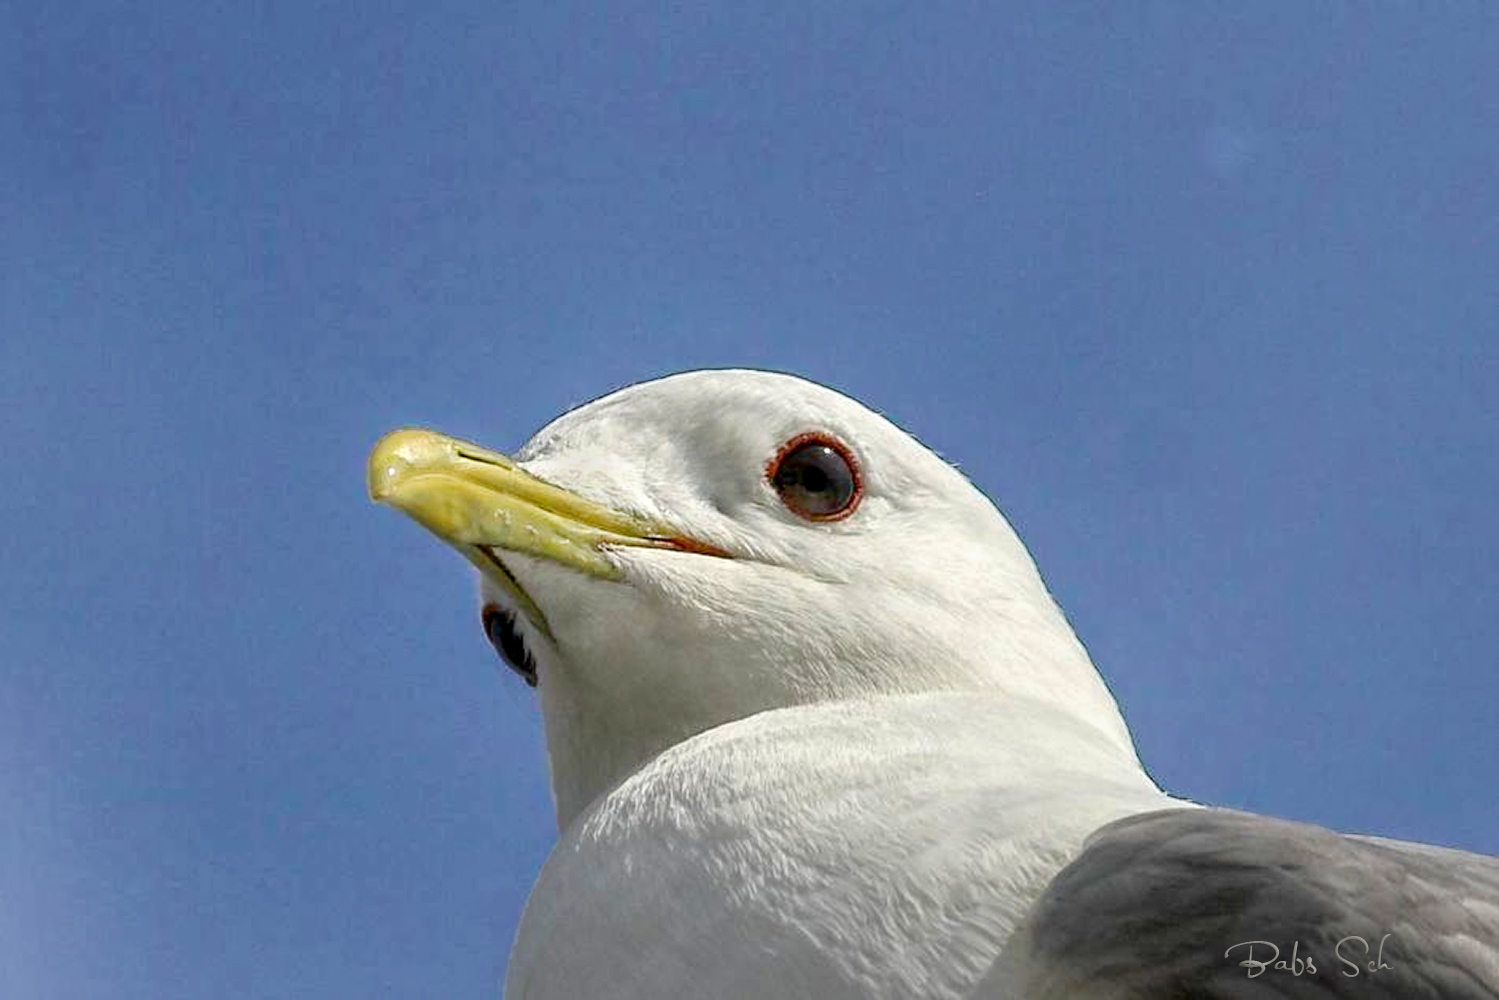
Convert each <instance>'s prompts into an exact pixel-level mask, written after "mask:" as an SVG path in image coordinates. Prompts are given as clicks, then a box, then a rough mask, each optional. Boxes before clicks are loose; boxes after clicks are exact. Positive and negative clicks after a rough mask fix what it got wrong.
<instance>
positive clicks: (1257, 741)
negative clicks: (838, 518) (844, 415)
mask: <svg viewBox="0 0 1499 1000" xmlns="http://www.w3.org/2000/svg"><path fill="white" fill-rule="evenodd" d="M753 6H754V11H745V10H738V11H734V10H727V9H723V5H711V7H712V8H714V9H709V8H710V5H691V4H687V5H663V6H660V7H655V6H651V5H646V4H621V5H615V6H614V7H612V8H611V9H603V10H601V9H600V8H599V7H598V6H596V5H593V4H572V3H566V2H562V3H559V2H548V3H520V4H505V5H499V4H488V3H476V4H458V3H442V2H437V3H424V4H415V3H412V4H399V3H364V4H355V3H338V2H334V3H324V4H293V3H283V4H231V3H208V4H204V3H185V2H179V0H167V2H162V3H157V4H129V3H118V2H109V3H105V2H98V3H76V4H66V5H61V4H43V3H36V2H30V3H28V2H20V3H10V4H6V5H3V6H0V72H3V78H0V171H3V173H0V429H3V432H4V451H3V454H4V465H5V470H6V487H5V488H4V489H3V490H0V514H3V520H4V529H3V531H0V557H3V561H0V588H3V592H0V597H3V600H0V607H3V608H4V611H3V616H0V630H3V631H0V650H3V652H0V657H3V659H0V996H4V997H7V998H10V997H15V998H22V1000H29V998H39V1000H85V998H86V1000H95V998H98V1000H106V998H107V1000H133V998H141V1000H178V998H181V1000H199V998H203V997H235V998H273V997H274V998H292V997H308V998H345V997H347V998H360V1000H363V998H373V997H383V998H408V997H409V998H428V997H444V998H450V1000H480V998H494V997H496V996H497V992H498V988H499V987H498V984H499V982H500V980H501V976H502V973H503V969H504V963H505V958H506V953H507V951H508V948H509V942H510V938H511V935H512V933H513V932H514V929H515V926H516V922H517V920H518V918H519V914H520V910H521V906H522V904H523V902H524V899H525V895H526V892H527V890H528V888H529V886H530V884H531V882H532V880H533V879H534V877H535V875H536V872H537V870H538V868H539V867H540V865H541V863H542V861H543V859H544V858H545V856H546V854H547V851H548V849H549V847H550V845H551V843H552V841H553V839H554V837H555V830H554V827H553V823H552V819H551V805H550V801H549V798H548V791H547V783H546V776H545V761H544V757H543V750H542V746H541V743H540V735H539V720H538V717H537V711H536V707H535V705H534V703H533V701H532V698H531V695H530V693H529V692H528V690H527V689H525V688H524V687H523V686H522V685H521V684H520V683H519V682H518V681H517V680H516V679H515V678H513V677H512V676H511V675H509V674H508V673H507V672H506V671H504V670H503V669H501V668H500V667H499V666H498V663H497V661H496V660H495V658H494V656H493V654H492V653H491V651H490V649H489V647H488V645H487V644H486V642H485V640H484V637H483V635H482V632H481V630H480V627H479V621H478V613H477V608H476V606H475V600H474V585H473V580H472V578H471V574H470V571H469V570H468V568H467V566H466V565H465V564H464V563H463V562H462V561H461V560H460V559H459V558H458V557H457V556H456V555H454V554H452V553H450V552H448V551H446V550H445V549H443V548H442V547H441V546H440V545H438V544H437V543H436V542H435V541H433V540H432V539H430V538H429V537H427V536H426V535H425V534H424V533H423V532H422V531H421V530H420V529H419V528H417V527H416V526H415V525H414V524H412V523H409V522H408V521H406V520H405V519H403V518H401V517H400V516H398V515H397V514H395V513H393V512H391V511H389V510H386V509H382V508H377V507H375V506H373V505H371V504H370V503H369V502H368V500H367V499H366V497H365V494H364V459H365V455H366V453H367V451H368V449H369V446H370V445H371V444H372V443H373V442H374V441H375V439H376V438H377V437H378V436H379V435H380V434H381V433H382V432H384V431H385V430H387V429H390V428H393V427H396V426H400V425H404V424H413V423H415V424H427V425H431V426H434V427H438V428H441V429H443V430H446V431H449V432H451V433H455V434H459V435H462V436H466V437H470V438H474V439H476V440H479V441H482V442H484V443H486V444H489V445H492V446H494V447H497V448H501V449H509V448H514V447H515V446H517V445H519V444H520V443H521V442H523V441H524V440H525V439H526V438H527V437H528V436H529V435H530V433H531V432H532V431H533V430H535V429H536V428H538V427H540V426H541V425H542V424H543V423H545V422H546V421H547V420H548V419H550V418H551V417H552V416H554V415H556V414H557V413H560V412H561V411H563V410H565V409H568V408H569V407H571V406H573V405H576V404H577V403H580V402H582V401H584V400H586V399H588V398H591V397H593V396H596V395H598V394H600V393H603V392H605V391H607V390H609V389H611V388H614V387H618V386H620V385H624V384H628V383H630V382H635V381H639V380H642V379H646V378H649V377H652V376H655V375H659V374H663V373H666V372H671V371H677V370H681V369H688V368H696V367H707V366H731V365H750V366H760V367H769V368H776V369H783V370H789V371H794V372H798V373H801V374H804V375H806V376H809V377H811V378H813V379H816V380H819V381H822V382H825V383H828V384H830V385H833V386H835V387H838V388H840V389H842V390H843V391H845V392H848V393H850V394H852V395H854V396H857V397H858V398H860V399H863V400H865V401H866V402H868V403H870V404H871V405H873V406H875V407H876V408H878V409H881V410H882V411H884V412H886V413H887V414H889V415H890V416H892V417H893V418H894V419H895V420H897V421H898V422H899V423H901V424H903V425H904V426H906V427H907V428H908V429H910V430H911V431H913V432H914V433H916V434H917V435H918V436H920V437H921V438H922V439H923V440H925V441H926V442H927V443H929V444H930V445H932V446H933V447H935V448H936V449H938V450H939V451H941V452H942V453H943V454H945V455H947V456H948V457H950V458H951V459H953V460H954V461H956V462H958V463H960V465H961V466H962V467H963V468H964V469H965V470H966V471H967V473H968V474H969V475H970V476H971V477H972V478H973V479H974V480H975V481H976V482H977V483H978V484H979V485H980V486H981V487H982V488H983V489H984V490H985V491H986V492H988V493H989V494H990V495H991V496H993V497H995V498H996V500H997V501H998V502H999V503H1000V505H1001V506H1002V507H1003V508H1004V509H1005V510H1006V511H1007V512H1008V514H1009V515H1010V517H1011V519H1012V520H1013V522H1014V523H1015V525H1016V526H1017V528H1018V529H1019V530H1020V532H1021V534H1022V535H1023V537H1024V538H1025V539H1026V540H1027V541H1028V543H1029V544H1030V546H1031V548H1032V550H1033V552H1034V553H1035V554H1036V557H1037V559H1038V561H1039V562H1040V564H1041V566H1042V569H1043V571H1044V572H1045V574H1046V576H1047V578H1048V580H1049V582H1050V584H1051V586H1052V588H1053V590H1054V591H1055V592H1056V594H1057V595H1058V598H1059V599H1060V600H1061V602H1062V604H1063V606H1064V607H1065V608H1066V609H1067V610H1068V612H1069V614H1070V616H1071V617H1072V620H1073V622H1074V624H1075V625H1076V626H1077V628H1078V630H1079V632H1080V634H1081V635H1082V637H1083V639H1084V641H1085V642H1086V643H1087V644H1088V645H1089V647H1090V649H1091V650H1092V652H1093V654H1094V657H1095V659H1096V660H1097V661H1098V663H1099V664H1100V666H1101V668H1102V670H1103V671H1104V673H1105V675H1106V677H1107V678H1108V680H1109V682H1110V683H1111V685H1112V686H1113V688H1114V690H1115V691H1116V693H1117V694H1118V696H1119V698H1120V700H1121V702H1122V704H1123V707H1124V710H1125V714H1126V716H1127V718H1128V719H1129V720H1130V722H1131V724H1132V726H1133V728H1134V731H1135V733H1136V736H1137V739H1138V742H1139V745H1140V749H1141V753H1142V755H1143V757H1144V759H1145V760H1146V762H1147V763H1148V765H1149V766H1150V768H1151V770H1152V772H1153V774H1154V775H1155V776H1156V777H1157V779H1158V780H1159V781H1160V782H1161V783H1162V784H1163V785H1164V786H1165V787H1167V788H1168V789H1169V790H1172V791H1175V792H1177V793H1180V794H1184V795H1187V796H1191V797H1195V798H1199V799H1202V800H1206V801H1211V802H1217V803H1223V804H1227V805H1233V806H1239V807H1244V808H1249V809H1254V810H1258V811H1262V812H1269V813H1274V814H1277V815H1282V816H1288V817H1293V818H1301V819H1308V820H1315V821H1318V822H1322V823H1326V824H1330V825H1333V826H1336V827H1338V828H1340V829H1348V830H1358V831H1372V832H1380V833H1385V834H1391V835H1395V836H1401V837H1407V838H1418V839H1423V840H1433V841H1438V842H1441V843H1446V844H1453V845H1458V846H1463V847H1468V848H1473V849H1477V850H1482V851H1487V852H1491V853H1499V796H1496V795H1495V793H1494V788H1495V784H1496V780H1495V771H1496V764H1499V709H1496V701H1499V697H1496V696H1499V680H1496V666H1499V657H1496V654H1495V652H1494V650H1495V648H1496V646H1499V519H1496V518H1495V515H1494V511H1495V502H1494V498H1495V494H1496V492H1499V183H1496V178H1499V9H1496V8H1495V7H1494V6H1493V5H1491V4H1485V3H1470V4H1460V3H1453V4H1441V5H1435V4H1422V5H1415V4H1407V5H1389V4H1387V5H1378V6H1369V5H1331V4H1321V5H1304V4H1296V3H1284V4H1264V5H1253V8H1254V11H1255V13H1246V10H1247V9H1248V8H1246V7H1244V6H1243V5H1238V6H1237V7H1236V8H1235V9H1236V11H1237V12H1236V13H1228V11H1229V7H1228V6H1227V5H1217V10H1215V11H1211V12H1210V11H1209V10H1208V6H1209V5H1188V4H1166V3H1143V2H1142V3H1120V4H1110V5H1085V4H973V5H961V4H892V3H881V4H875V3H866V4H846V5H815V4H814V5H808V4H802V3H796V4H785V5H753ZM810 8H817V9H815V10H814V9H810Z"/></svg>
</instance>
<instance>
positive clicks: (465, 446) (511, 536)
mask: <svg viewBox="0 0 1499 1000" xmlns="http://www.w3.org/2000/svg"><path fill="white" fill-rule="evenodd" d="M369 490H370V497H371V499H373V500H375V501H377V502H379V503H383V504H388V505H390V506H392V507H395V508H397V509H399V510H402V511H405V512H406V513H407V514H409V515H410V516H411V517H412V518H414V519H415V520H416V521H417V522H418V523H419V524H421V525H422V527H424V528H426V529H427V530H428V531H430V532H432V533H433V534H434V535H436V536H437V537H438V538H440V539H442V540H443V541H445V542H447V543H448V544H449V545H451V546H453V547H454V548H456V549H457V550H458V551H459V552H461V553H462V554H463V555H464V557H465V558H467V559H468V560H469V561H470V562H471V563H473V564H474V565H475V566H477V567H478V568H479V570H480V572H482V573H484V574H485V575H486V576H487V577H489V578H490V579H492V580H494V581H495V582H496V583H498V584H499V585H500V586H501V587H503V588H504V589H505V590H506V591H507V592H508V593H510V594H511V595H512V596H513V597H515V599H516V600H517V602H518V603H519V604H520V606H521V610H522V611H524V612H525V614H526V615H527V617H529V618H531V619H532V621H533V622H535V624H536V625H537V626H538V627H539V628H541V629H542V630H543V631H544V632H547V633H548V634H550V630H549V629H548V628H547V625H546V619H545V617H544V616H543V615H542V614H541V610H540V609H539V608H537V607H536V605H535V602H534V601H532V600H531V598H530V596H529V595H527V594H526V592H525V591H524V590H523V589H522V588H521V586H520V585H519V584H518V583H517V582H516V580H515V577H514V576H512V575H511V573H510V571H509V570H508V569H506V568H505V566H504V564H503V563H501V562H500V561H499V559H498V558H497V557H496V555H495V552H494V550H502V551H509V552H523V553H525V554H527V555H532V556H537V557H539V558H542V559H548V560H551V561H552V562H555V563H559V564H561V565H563V566H567V567H569V568H571V569H575V570H577V571H579V572H580V573H586V574H587V575H589V576H592V577H596V578H598V579H601V580H619V579H620V578H621V574H620V571H619V568H618V567H617V566H616V565H615V564H614V563H613V562H611V561H610V560H609V559H607V558H606V557H605V556H604V550H606V549H609V548H615V547H619V546H640V547H646V548H657V549H674V550H677V551H685V552H697V553H700V554H704V555H716V556H724V557H726V556H727V555H728V553H726V552H723V551H722V550H720V549H716V548H713V547H712V546H709V545H704V544H701V543H699V542H695V541H692V540H691V539H688V538H684V537H683V536H681V535H679V534H677V533H676V532H674V531H672V529H671V528H669V527H667V526H666V525H662V524H657V523H655V522H653V521H648V520H646V519H644V518H640V517H636V516H635V515H633V514H627V513H622V512H620V511H616V510H611V509H609V508H608V507H603V506H600V505H599V504H595V503H593V502H591V501H588V500H585V499H583V498H582V497H580V496H578V495H577V494H576V493H572V492H570V491H568V490H565V489H562V488H561V487H557V486H553V485H552V484H551V483H547V482H543V481H542V480H540V479H537V478H536V477H535V476H533V475H531V474H530V473H528V472H526V471H524V470H522V469H521V468H519V467H518V466H517V465H516V464H515V462H514V461H513V460H512V459H511V458H510V457H509V456H507V455H502V454H500V453H499V452H497V451H490V450H488V449H487V448H481V447H479V446H478V445H475V444H470V443H468V442H467V441H460V440H458V439H457V438H451V437H448V436H446V435H444V434H438V433H437V432H435V431H427V430H399V431H394V432H392V433H390V434H387V435H385V437H383V438H381V439H380V441H379V443H377V444H376V445H375V448H374V450H373V451H372V452H370V459H369Z"/></svg>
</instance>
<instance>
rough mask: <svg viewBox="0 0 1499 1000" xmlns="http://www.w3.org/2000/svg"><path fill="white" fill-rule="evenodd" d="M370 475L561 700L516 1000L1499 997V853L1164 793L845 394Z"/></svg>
mask: <svg viewBox="0 0 1499 1000" xmlns="http://www.w3.org/2000/svg"><path fill="white" fill-rule="evenodd" d="M368 475H369V490H370V494H371V496H372V497H373V498H374V499H375V500H377V501H379V502H381V503H384V504H388V505H390V506H392V507H395V508H397V509H399V510H401V511H403V512H404V513H406V514H407V515H409V516H410V517H412V518H414V519H415V520H416V521H417V522H419V523H420V524H421V525H422V526H423V527H425V528H426V529H427V530H429V531H430V532H432V533H433V534H435V535H436V536H437V537H438V538H440V539H441V540H442V541H444V542H446V543H447V544H448V545H450V546H452V547H453V548H455V549H456V550H457V551H458V552H459V553H461V554H462V555H463V556H464V557H465V558H467V559H468V561H469V562H470V563H472V564H473V565H474V566H476V567H477V568H478V571H479V578H480V592H481V606H482V614H481V620H482V622H483V625H484V628H485V631H486V633H487V634H488V636H489V638H490V640H491V642H492V643H493V644H494V646H495V648H496V650H497V651H498V652H499V654H500V656H501V657H502V658H503V659H504V660H505V662H506V663H508V664H509V665H510V667H511V668H513V669H514V671H515V672H516V673H517V674H518V675H519V676H520V677H521V678H522V679H523V680H524V681H525V682H527V683H529V684H530V685H532V686H534V687H535V689H536V693H537V698H538V701H539V703H540V708H541V713H542V717H543V719H544V723H545V733H546V750H547V755H548V758H549V762H550V771H551V781H552V791H553V797H554V802H555V807H556V814H557V823H558V828H559V830H560V837H559V841H558V843H557V845H556V848H555V849H554V850H553V852H552V854H551V856H550V858H549V859H548V861H547V862H546V864H545V866H544V868H543V870H542V872H541V874H540V876H539V878H538V880H537V882H536V885H535V887H534V888H533V890H532V892H531V895H530V898H529V900H528V902H527V904H526V909H525V913H524V915H523V918H522V921H521V926H520V929H519V931H518V933H517V936H516V940H515V943H514V947H513V949H512V952H511V957H510V963H509V967H508V971H507V975H506V982H505V996H506V997H507V998H509V1000H554V998H555V1000H578V998H586V997H607V998H620V1000H632V998H639V1000H661V998H671V997H714V998H719V1000H750V998H768V997H776V998H809V1000H841V998H850V1000H852V998H859V1000H868V998H878V1000H885V998H889V1000H895V998H922V1000H947V998H953V1000H956V998H974V1000H1021V998H1024V1000H1064V998H1066V1000H1146V998H1151V1000H1155V998H1230V997H1232V998H1259V997H1264V998H1271V997H1300V998H1324V997H1359V998H1396V997H1399V998H1410V997H1428V998H1437V997H1440V998H1463V1000H1476V998H1489V1000H1494V998H1499V859H1495V858H1489V857H1483V856H1479V855H1475V854H1469V853H1465V852H1461V851H1456V850H1451V849H1445V848H1438V847H1429V846H1425V845H1416V844H1408V843H1400V842H1396V841H1390V840H1382V839H1378V838H1372V837H1362V836H1345V835H1342V834H1338V833H1334V832H1332V831H1329V830H1326V829H1322V828H1320V827H1316V826H1312V825H1308V824H1304V823H1296V822H1290V821H1286V820H1280V819H1273V818H1268V817H1261V816H1255V815H1250V814H1247V813H1242V812H1237V811H1232V810H1227V809H1217V808H1210V807H1205V806H1201V805H1198V804H1196V803H1193V802H1189V801H1186V800H1182V799H1178V798H1173V797H1171V796H1169V795H1167V794H1166V793H1165V792H1163V791H1161V790H1160V789H1159V788H1157V787H1156V785H1155V784H1154V782H1153V781H1152V780H1151V779H1150V778H1149V777H1148V776H1147V774H1146V772H1145V770H1144V768H1143V767H1142V765H1141V763H1140V760H1139V758H1138V755H1137V754H1136V751H1135V747H1134V743H1133V740H1132V737H1131V736H1130V732H1129V729H1128V728H1127V726H1126V725H1125V722H1124V720H1123V718H1122V716H1121V715H1120V712H1119V709H1118V707H1117V705H1116V703H1115V701H1114V698H1113V697H1112V695H1111V694H1110V692H1109V690H1108V688H1107V686H1106V685H1105V684H1104V682H1103V680H1102V678H1101V677H1100V675H1099V673H1098V671H1097V669H1096V668H1095V667H1094V665H1093V663H1092V661H1091V659H1090V658H1089V656H1088V653H1087V651H1086V650H1085V649H1084V647H1083V645H1082V643H1081V642H1080V641H1079V640H1078V638H1077V636H1076V635H1075V634H1074V633H1073V630H1072V628H1071V626H1070V625H1069V624H1068V622H1067V619H1066V617H1065V616H1064V615H1063V613H1062V611H1061V610H1060V609H1059V607H1058V606H1057V604H1056V602H1055V601H1054V600H1053V599H1052V597H1051V595H1050V594H1049V592H1048V591H1047V588H1046V585H1045V584H1044V582H1043V581H1042V578H1041V575H1040V573H1039V571H1038V570H1037V568H1036V565H1035V563H1034V562H1033V561H1032V559H1031V557H1030V555H1029V553H1028V552H1027V551H1026V549H1025V547H1024V545H1023V544H1022V543H1021V542H1020V540H1019V538H1018V537H1017V536H1016V534H1015V532H1014V531H1013V529H1012V528H1011V527H1010V525H1009V523H1008V522H1007V521H1006V520H1005V518H1004V516H1003V515H1002V514H1001V513H1000V512H999V511H998V509H997V508H996V507H995V506H994V504H993V503H992V502H990V500H989V499H988V498H987V497H985V496H984V494H983V493H981V492H980V491H979V490H978V489H977V488H975V487H974V486H973V485H972V484H971V483H970V482H969V481H968V480H967V479H966V478H965V477H964V476H963V475H962V474H961V473H960V472H959V471H958V470H957V469H955V468H954V467H953V466H951V465H949V464H948V463H947V462H946V461H944V460H943V459H941V458H940V457H938V456H937V455H936V454H934V453H933V452H932V451H930V450H929V449H927V448H926V447H924V446H923V445H922V444H920V443H919V442H918V441H917V440H916V439H915V438H913V437H911V436H910V435H908V434H907V433H905V432H904V431H902V430H901V429H899V428H898V427H896V426H895V425H894V424H892V423H891V422H890V421H888V420H886V419H884V418H883V417H881V416H880V415H878V414H877V413H875V412H873V411H872V410H870V409H868V408H866V407H865V406H863V405H861V404H860V403H858V402H855V401H854V400H852V399H849V398H847V397H845V396H843V395H841V394H839V393H837V392H835V391H834V390H832V389H829V388H826V387H823V386H821V385H817V384H815V383H812V382H809V381H805V380H802V379H800V378H796V377H794V376H790V375H784V374H777V373H770V372H758V371H742V370H714V371H698V372H687V373H683V374H678V375H673V376H669V377H666V378H662V379H659V380H656V381H652V382H646V383H642V384H639V385H635V386H631V387H629V388H626V389H623V390H620V391H618V392H615V393H613V394H611V395H607V396H604V397H602V398H600V399H598V400H595V401H593V402H591V403H588V404H586V405H584V406H582V407H580V408H578V409H575V410H573V411H572V412H569V413H566V414H564V415H563V416H561V417H559V418H558V419H556V420H555V421H553V422H552V423H551V424H549V425H548V426H547V427H545V428H543V429H542V430H541V431H540V432H539V433H537V434H536V436H535V437H533V438H532V439H531V440H530V441H529V442H527V443H526V444H525V445H524V447H522V448H521V449H520V451H519V452H517V453H516V454H515V456H514V457H509V456H507V455H504V454H501V453H499V452H495V451H491V450H489V449H487V448H484V447H481V446H479V445H476V444H471V443H469V442H466V441H461V440H458V439H455V438H451V437H447V436H445V435H442V434H438V433H435V432H432V431H427V430H414V429H407V430H400V431H396V432H394V433H392V434H389V435H387V436H386V437H385V438H383V439H382V440H381V441H380V442H379V444H378V445H377V446H376V447H375V449H374V451H373V452H372V453H371V455H370V459H369V467H368Z"/></svg>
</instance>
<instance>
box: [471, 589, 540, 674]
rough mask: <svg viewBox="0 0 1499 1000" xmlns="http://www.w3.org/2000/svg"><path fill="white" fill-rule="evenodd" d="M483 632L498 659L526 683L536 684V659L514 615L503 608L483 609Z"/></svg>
mask: <svg viewBox="0 0 1499 1000" xmlns="http://www.w3.org/2000/svg"><path fill="white" fill-rule="evenodd" d="M484 632H485V634H486V635H488V636H489V643H490V645H492V646H493V647H494V649H495V652H497V653H499V654H500V659H502V660H504V661H505V663H506V664H507V665H508V666H509V667H510V669H511V670H514V671H515V672H516V673H518V674H520V675H521V677H523V678H524V679H525V681H526V683H527V684H529V685H531V686H532V687H535V686H536V661H535V660H533V659H531V651H530V650H529V649H527V648H526V641H525V640H524V639H522V638H521V635H520V630H519V629H517V628H516V627H515V615H514V614H513V613H512V612H509V611H506V610H505V609H504V608H496V607H488V608H485V609H484Z"/></svg>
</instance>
